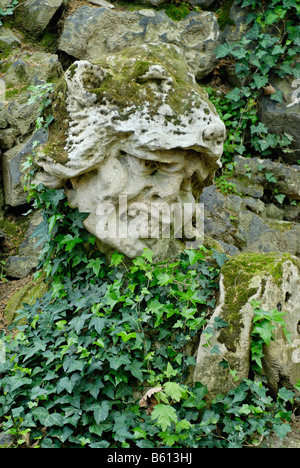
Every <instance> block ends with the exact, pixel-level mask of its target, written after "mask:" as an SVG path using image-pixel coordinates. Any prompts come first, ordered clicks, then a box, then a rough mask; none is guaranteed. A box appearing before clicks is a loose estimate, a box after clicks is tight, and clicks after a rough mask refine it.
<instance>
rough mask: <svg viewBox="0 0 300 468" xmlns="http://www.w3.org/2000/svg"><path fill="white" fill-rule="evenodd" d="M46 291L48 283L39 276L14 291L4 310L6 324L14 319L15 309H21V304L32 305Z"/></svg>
mask: <svg viewBox="0 0 300 468" xmlns="http://www.w3.org/2000/svg"><path fill="white" fill-rule="evenodd" d="M47 291H48V285H47V283H46V282H45V281H44V278H42V277H41V278H39V279H37V280H35V281H31V282H30V283H28V284H26V285H25V286H23V287H22V288H21V289H19V290H18V291H17V292H15V293H14V294H13V296H12V297H11V298H10V300H9V301H8V303H7V305H6V307H5V311H4V314H5V318H6V320H7V322H8V325H10V324H11V323H12V322H13V320H15V318H16V316H17V311H18V310H20V309H22V306H23V304H29V305H33V304H34V303H35V302H36V300H37V299H39V298H41V297H42V296H43V295H44V294H45V293H46V292H47Z"/></svg>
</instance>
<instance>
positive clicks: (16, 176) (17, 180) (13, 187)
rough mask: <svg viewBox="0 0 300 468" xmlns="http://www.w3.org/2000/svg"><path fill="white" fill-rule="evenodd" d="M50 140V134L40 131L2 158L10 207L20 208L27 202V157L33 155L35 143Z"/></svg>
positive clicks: (7, 200)
mask: <svg viewBox="0 0 300 468" xmlns="http://www.w3.org/2000/svg"><path fill="white" fill-rule="evenodd" d="M47 140H48V132H47V131H46V130H44V129H43V128H42V129H39V130H37V131H36V132H35V133H34V135H33V136H31V137H30V138H29V139H27V141H26V142H25V143H24V144H22V145H18V146H15V147H14V148H12V149H10V150H8V151H7V152H6V153H4V154H3V156H2V161H3V162H2V164H3V182H4V195H5V203H6V204H7V205H10V206H19V205H22V204H24V203H26V201H27V193H25V192H24V184H23V177H22V176H23V175H22V172H21V170H22V164H23V163H24V162H25V160H26V157H27V156H28V155H29V154H30V153H32V151H33V147H34V143H35V142H36V141H38V142H39V144H43V143H46V141H47Z"/></svg>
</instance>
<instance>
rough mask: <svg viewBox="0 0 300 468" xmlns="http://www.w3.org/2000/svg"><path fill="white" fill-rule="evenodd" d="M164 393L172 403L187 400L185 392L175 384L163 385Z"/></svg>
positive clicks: (167, 383) (184, 389)
mask: <svg viewBox="0 0 300 468" xmlns="http://www.w3.org/2000/svg"><path fill="white" fill-rule="evenodd" d="M163 388H164V393H165V394H166V395H167V396H168V397H170V398H171V399H172V400H173V401H177V402H178V401H180V400H182V399H186V398H187V395H188V393H187V390H186V388H184V387H182V386H181V385H179V384H178V383H176V382H166V383H165V384H164V387H163Z"/></svg>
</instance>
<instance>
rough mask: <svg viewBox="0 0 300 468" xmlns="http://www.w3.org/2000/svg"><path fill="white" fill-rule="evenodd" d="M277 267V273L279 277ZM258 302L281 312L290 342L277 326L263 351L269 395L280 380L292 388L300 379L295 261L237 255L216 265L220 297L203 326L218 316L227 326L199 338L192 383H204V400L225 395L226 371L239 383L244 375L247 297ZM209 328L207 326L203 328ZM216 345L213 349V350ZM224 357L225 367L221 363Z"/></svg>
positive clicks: (249, 313) (249, 318)
mask: <svg viewBox="0 0 300 468" xmlns="http://www.w3.org/2000/svg"><path fill="white" fill-rule="evenodd" d="M278 271H280V272H281V276H280V278H278ZM253 299H255V300H256V301H260V302H261V307H262V308H263V309H264V310H266V311H268V310H272V309H276V308H278V307H279V304H280V307H281V309H282V311H283V312H285V323H286V328H287V330H288V332H289V333H290V340H289V339H288V338H287V337H286V335H285V333H284V332H283V330H282V327H278V328H277V329H276V332H275V334H274V341H271V343H270V346H269V347H267V348H265V349H264V354H265V357H264V358H263V359H264V363H263V373H264V375H265V377H266V379H267V381H268V385H269V387H270V388H271V389H272V391H273V392H274V394H276V393H277V390H278V388H279V387H280V386H282V384H283V383H285V385H286V386H288V388H293V387H295V386H296V384H297V381H298V380H299V378H300V366H299V362H300V359H299V352H300V340H299V334H298V330H297V324H298V323H299V312H300V309H299V303H300V262H299V259H297V258H296V257H292V256H290V255H288V254H276V253H271V254H266V255H258V254H257V253H242V254H239V255H237V256H235V257H233V258H232V259H230V260H229V261H228V262H227V263H226V264H225V265H224V266H223V268H222V269H221V276H220V298H219V302H218V305H217V307H216V309H215V311H214V313H213V315H212V317H211V319H210V321H209V323H208V325H207V329H209V328H212V329H214V321H215V319H216V318H221V319H222V320H225V321H226V322H227V323H228V325H229V326H228V327H226V328H222V329H218V330H214V334H213V337H211V338H209V341H208V339H207V334H206V333H205V332H204V333H202V335H201V338H200V345H199V348H198V353H197V365H196V367H195V373H194V381H196V382H201V383H202V384H203V385H206V386H207V388H208V392H209V399H211V398H214V397H216V396H217V395H218V394H222V395H226V394H227V393H228V391H230V390H231V389H233V388H235V387H236V386H237V385H238V382H235V381H234V380H233V379H232V377H231V375H230V370H234V371H236V378H237V379H238V381H239V382H241V381H242V380H243V379H245V378H249V371H250V363H251V341H252V336H251V333H252V330H253V317H254V311H253V306H252V305H251V302H252V300H253ZM207 331H208V330H207ZM216 347H218V349H219V352H218V353H212V352H211V351H212V349H215V348H216ZM224 359H226V361H227V362H228V364H229V367H220V366H219V363H220V362H221V361H222V360H224Z"/></svg>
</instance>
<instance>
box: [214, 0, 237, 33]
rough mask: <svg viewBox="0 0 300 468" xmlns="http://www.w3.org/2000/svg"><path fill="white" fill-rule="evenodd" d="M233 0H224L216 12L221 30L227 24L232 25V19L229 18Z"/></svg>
mask: <svg viewBox="0 0 300 468" xmlns="http://www.w3.org/2000/svg"><path fill="white" fill-rule="evenodd" d="M233 2H234V0H225V2H224V5H223V7H222V8H221V10H220V11H219V12H218V15H217V16H218V23H219V26H220V29H221V30H222V31H223V29H225V27H226V26H227V25H231V26H233V25H234V21H233V20H232V19H231V18H230V10H231V7H232V5H233Z"/></svg>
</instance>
